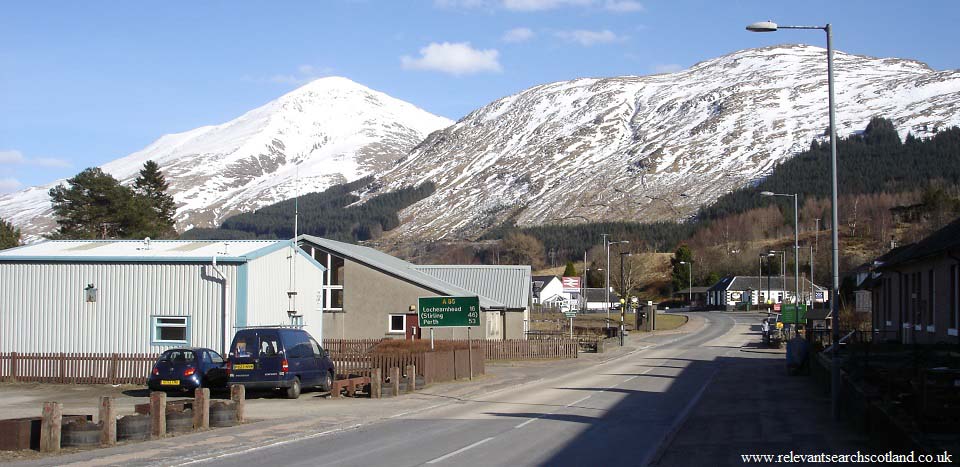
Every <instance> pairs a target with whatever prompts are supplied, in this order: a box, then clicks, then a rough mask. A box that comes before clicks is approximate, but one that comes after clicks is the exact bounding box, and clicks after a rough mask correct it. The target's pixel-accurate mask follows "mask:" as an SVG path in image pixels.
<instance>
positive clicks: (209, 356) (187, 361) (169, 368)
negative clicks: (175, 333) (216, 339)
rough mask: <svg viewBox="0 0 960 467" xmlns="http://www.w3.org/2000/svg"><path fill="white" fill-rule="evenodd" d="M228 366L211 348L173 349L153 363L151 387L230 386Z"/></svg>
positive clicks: (180, 389) (148, 380) (168, 389)
mask: <svg viewBox="0 0 960 467" xmlns="http://www.w3.org/2000/svg"><path fill="white" fill-rule="evenodd" d="M226 367H227V365H226V362H224V360H223V357H221V356H220V354H218V353H217V352H215V351H213V350H210V349H204V348H188V349H187V348H184V349H170V350H167V351H166V352H164V353H163V354H162V355H160V358H158V359H157V362H156V363H154V364H153V369H151V370H150V378H149V379H147V387H149V388H150V389H151V390H154V391H192V390H194V389H196V388H199V387H206V388H212V389H219V388H224V387H226V385H227V368H226Z"/></svg>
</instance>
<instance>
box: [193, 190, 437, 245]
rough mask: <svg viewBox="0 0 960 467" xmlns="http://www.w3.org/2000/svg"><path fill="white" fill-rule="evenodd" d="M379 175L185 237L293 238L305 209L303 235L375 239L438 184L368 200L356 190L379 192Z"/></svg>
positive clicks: (233, 217) (250, 213) (301, 228)
mask: <svg viewBox="0 0 960 467" xmlns="http://www.w3.org/2000/svg"><path fill="white" fill-rule="evenodd" d="M377 189H379V187H378V186H377V185H376V184H375V182H374V180H373V177H370V176H368V177H364V178H361V179H359V180H356V181H354V182H350V183H345V184H341V185H336V186H332V187H330V188H328V189H326V190H324V191H322V192H318V193H309V194H306V195H303V196H300V197H299V198H298V199H288V200H285V201H281V202H279V203H275V204H271V205H269V206H265V207H262V208H260V209H257V210H256V211H253V212H249V213H243V214H238V215H235V216H231V217H229V218H227V219H226V220H225V221H223V223H222V224H221V225H220V228H217V229H193V230H189V231H187V232H185V233H184V234H183V235H181V238H184V239H253V238H265V239H272V238H293V236H294V232H293V230H294V214H295V213H296V212H299V221H298V225H299V232H298V233H300V234H308V235H316V236H320V237H325V238H330V239H333V240H340V241H346V242H358V241H367V240H375V239H377V238H379V237H380V236H381V235H382V234H383V232H385V231H388V230H391V229H393V228H396V227H397V226H399V225H400V219H399V217H397V215H398V213H399V212H400V210H402V209H403V208H405V207H407V206H410V205H411V204H413V203H416V202H417V201H419V200H421V199H423V198H426V197H427V196H430V195H431V194H432V193H433V192H434V190H435V187H434V185H433V183H429V182H428V183H425V184H423V185H420V186H417V187H405V188H401V189H399V190H397V191H392V192H389V193H382V194H379V195H376V196H374V197H372V198H370V199H368V200H367V201H366V202H364V203H362V204H354V203H356V202H357V201H360V197H359V196H357V195H356V194H355V193H356V192H358V191H361V190H370V191H375V190H377Z"/></svg>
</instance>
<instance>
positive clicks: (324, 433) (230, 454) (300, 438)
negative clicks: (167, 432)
mask: <svg viewBox="0 0 960 467" xmlns="http://www.w3.org/2000/svg"><path fill="white" fill-rule="evenodd" d="M361 426H363V424H362V423H358V424H356V425H351V426H348V427H338V428H334V429H331V430H327V431H321V432H319V433H311V434H309V435H305V436H298V437H295V438H291V439H287V440H284V441H277V442H273V443H268V444H264V445H260V446H254V447H252V448H248V449H244V450H242V451H235V452H228V453H224V454H220V455H216V456H209V457H201V458H196V459H192V460H190V461H188V462H178V463H177V465H190V464H196V463H199V462H210V461H212V460H215V459H223V458H225V457H233V456H239V455H241V454H247V453H250V452H253V451H259V450H262V449H269V448H274V447H277V446H283V445H285V444H290V443H296V442H299V441H305V440H308V439H314V438H319V437H321V436H327V435H331V434H334V433H340V432H343V431H349V430H353V429H356V428H359V427H361Z"/></svg>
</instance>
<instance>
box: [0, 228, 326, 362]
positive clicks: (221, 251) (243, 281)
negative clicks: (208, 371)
mask: <svg viewBox="0 0 960 467" xmlns="http://www.w3.org/2000/svg"><path fill="white" fill-rule="evenodd" d="M324 270H325V269H324V267H323V266H321V265H320V264H319V263H318V262H317V261H316V260H314V259H313V258H312V257H310V255H307V254H306V253H304V251H303V250H301V249H299V248H297V247H296V246H295V245H294V244H293V243H292V242H290V241H278V240H269V241H264V240H231V241H229V242H227V241H181V240H154V241H150V240H149V239H145V240H143V241H141V240H100V241H97V240H56V241H45V242H40V243H35V244H31V245H27V246H22V247H19V248H12V249H9V250H4V251H0V352H21V353H22V352H38V353H51V352H67V353H69V352H100V353H150V354H157V353H160V352H162V351H163V350H164V349H165V348H168V347H172V346H195V347H208V348H212V349H215V350H218V351H223V350H225V348H226V347H227V346H228V345H229V343H230V341H231V340H232V338H233V334H234V332H235V330H236V329H237V328H241V327H245V326H256V325H280V324H283V325H302V327H303V328H304V329H306V330H307V331H308V332H310V333H311V334H312V335H314V336H315V337H316V338H317V339H320V338H321V336H322V335H323V311H322V308H321V302H320V301H319V299H320V296H321V294H320V290H321V289H320V286H321V284H322V282H323V272H324Z"/></svg>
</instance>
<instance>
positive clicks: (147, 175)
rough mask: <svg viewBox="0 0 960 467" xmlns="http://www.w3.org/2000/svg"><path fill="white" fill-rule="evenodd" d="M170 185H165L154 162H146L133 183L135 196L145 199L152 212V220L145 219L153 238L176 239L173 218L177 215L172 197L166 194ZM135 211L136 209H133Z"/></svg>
mask: <svg viewBox="0 0 960 467" xmlns="http://www.w3.org/2000/svg"><path fill="white" fill-rule="evenodd" d="M168 188H170V184H169V183H167V180H166V178H164V176H163V173H162V172H160V166H159V165H157V163H156V162H154V161H147V162H145V163H144V164H143V168H142V169H140V176H139V177H137V179H136V180H135V181H134V182H133V189H134V191H135V192H136V194H137V195H139V196H141V197H143V198H145V200H146V201H147V204H148V208H149V209H150V210H151V211H152V216H149V217H152V219H145V220H144V221H145V222H147V223H148V224H152V226H151V228H149V229H147V230H152V231H153V232H154V236H156V237H158V238H173V237H176V234H177V232H176V230H175V229H174V227H173V226H174V220H173V216H174V215H176V213H177V205H176V203H174V201H173V197H172V196H170V195H169V194H167V189H168ZM134 211H136V207H134Z"/></svg>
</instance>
